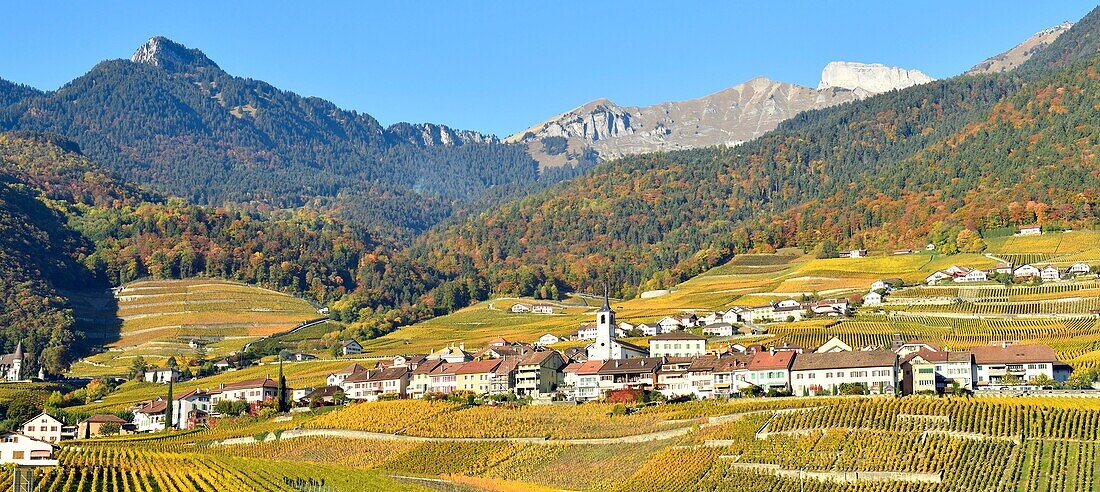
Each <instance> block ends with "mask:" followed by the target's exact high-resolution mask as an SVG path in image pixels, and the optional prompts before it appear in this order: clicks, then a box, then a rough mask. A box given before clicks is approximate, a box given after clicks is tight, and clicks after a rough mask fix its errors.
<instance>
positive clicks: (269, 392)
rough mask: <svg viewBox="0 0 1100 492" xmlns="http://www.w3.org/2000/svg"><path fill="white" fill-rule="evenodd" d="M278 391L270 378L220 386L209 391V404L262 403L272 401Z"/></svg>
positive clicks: (274, 382)
mask: <svg viewBox="0 0 1100 492" xmlns="http://www.w3.org/2000/svg"><path fill="white" fill-rule="evenodd" d="M278 390H279V383H277V382H276V381H275V380H274V379H271V378H257V379H248V380H245V381H238V382H235V383H229V384H221V385H218V388H217V389H214V390H211V391H210V404H211V405H217V404H218V402H220V401H246V402H248V403H256V402H263V401H266V400H271V399H274V398H275V396H276V394H277V393H278Z"/></svg>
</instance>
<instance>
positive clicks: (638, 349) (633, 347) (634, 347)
mask: <svg viewBox="0 0 1100 492" xmlns="http://www.w3.org/2000/svg"><path fill="white" fill-rule="evenodd" d="M615 343H617V344H619V345H621V346H622V347H623V348H628V349H631V350H634V351H635V352H639V353H649V349H647V348H645V347H639V346H637V345H634V344H633V343H628V342H624V341H622V340H615Z"/></svg>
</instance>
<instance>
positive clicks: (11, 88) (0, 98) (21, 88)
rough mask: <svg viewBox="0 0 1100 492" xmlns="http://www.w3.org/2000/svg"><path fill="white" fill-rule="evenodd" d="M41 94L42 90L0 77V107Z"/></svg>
mask: <svg viewBox="0 0 1100 492" xmlns="http://www.w3.org/2000/svg"><path fill="white" fill-rule="evenodd" d="M41 94H42V93H41V91H39V90H37V89H34V88H33V87H29V86H25V85H22V84H16V83H14V82H8V81H7V80H4V79H0V107H4V106H10V105H12V104H15V103H18V102H20V101H23V100H24V99H28V98H31V97H34V96H38V95H41Z"/></svg>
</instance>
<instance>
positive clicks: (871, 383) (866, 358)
mask: <svg viewBox="0 0 1100 492" xmlns="http://www.w3.org/2000/svg"><path fill="white" fill-rule="evenodd" d="M896 363H897V355H896V354H894V353H893V352H890V351H889V350H867V351H858V352H828V353H820V354H818V353H810V354H799V355H798V356H797V357H795V359H794V364H793V365H792V366H791V386H792V389H793V391H794V394H796V395H799V394H811V395H821V394H828V393H835V392H838V391H839V390H840V388H841V385H842V384H846V385H862V386H864V387H865V388H866V389H867V390H868V391H869V392H870V393H872V394H887V393H892V392H893V391H894V386H895V385H896V384H897V374H896V373H895V371H894V365H895V364H896Z"/></svg>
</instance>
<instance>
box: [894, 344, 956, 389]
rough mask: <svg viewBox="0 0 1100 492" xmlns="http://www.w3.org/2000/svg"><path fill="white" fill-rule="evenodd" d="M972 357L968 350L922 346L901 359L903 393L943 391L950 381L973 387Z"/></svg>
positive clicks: (950, 383)
mask: <svg viewBox="0 0 1100 492" xmlns="http://www.w3.org/2000/svg"><path fill="white" fill-rule="evenodd" d="M973 360H974V357H973V355H972V354H971V353H970V352H936V351H932V350H929V349H926V348H922V349H920V350H919V351H917V352H914V353H911V354H909V355H907V356H905V357H903V358H902V359H901V363H900V366H901V376H902V392H903V393H904V394H907V395H911V394H913V393H917V392H921V391H936V392H938V393H943V392H944V390H946V389H948V388H950V387H951V386H952V384H954V383H958V385H959V387H960V388H962V389H966V390H973V389H974V364H973Z"/></svg>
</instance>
